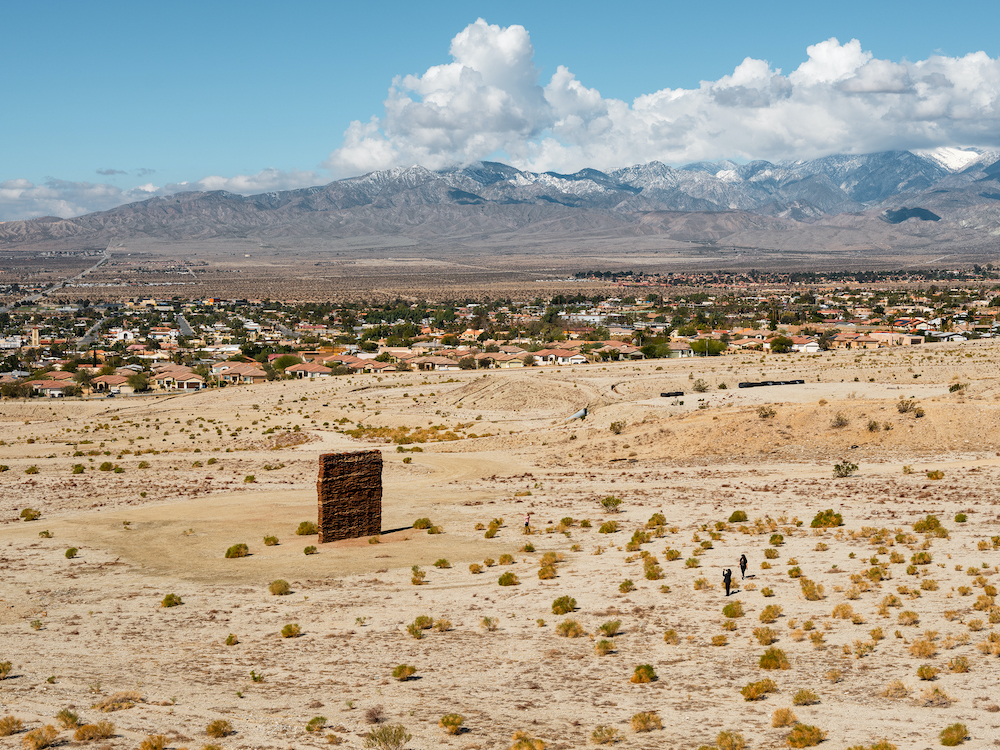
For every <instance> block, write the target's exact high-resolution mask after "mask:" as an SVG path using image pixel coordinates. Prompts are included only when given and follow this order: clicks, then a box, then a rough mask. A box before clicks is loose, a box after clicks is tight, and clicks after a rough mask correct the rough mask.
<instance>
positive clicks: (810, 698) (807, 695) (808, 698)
mask: <svg viewBox="0 0 1000 750" xmlns="http://www.w3.org/2000/svg"><path fill="white" fill-rule="evenodd" d="M792 703H793V704H794V705H796V706H812V705H815V704H816V703H819V696H818V695H816V693H815V692H814V691H812V690H806V689H805V688H803V689H802V690H799V691H798V692H797V693H795V695H794V696H792Z"/></svg>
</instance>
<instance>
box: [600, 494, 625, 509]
mask: <svg viewBox="0 0 1000 750" xmlns="http://www.w3.org/2000/svg"><path fill="white" fill-rule="evenodd" d="M621 504H622V499H621V498H620V497H615V496H614V495H608V496H606V497H602V498H601V507H602V508H604V510H606V511H607V512H608V513H617V512H618V506H619V505H621Z"/></svg>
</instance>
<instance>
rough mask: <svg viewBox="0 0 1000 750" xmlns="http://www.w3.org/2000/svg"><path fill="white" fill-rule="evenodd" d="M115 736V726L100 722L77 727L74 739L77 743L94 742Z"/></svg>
mask: <svg viewBox="0 0 1000 750" xmlns="http://www.w3.org/2000/svg"><path fill="white" fill-rule="evenodd" d="M114 736H115V725H114V724H112V723H111V722H110V721H98V722H96V723H94V724H83V725H81V726H79V727H77V729H76V732H74V733H73V739H74V740H76V741H77V742H93V741H94V740H106V739H109V738H111V737H114Z"/></svg>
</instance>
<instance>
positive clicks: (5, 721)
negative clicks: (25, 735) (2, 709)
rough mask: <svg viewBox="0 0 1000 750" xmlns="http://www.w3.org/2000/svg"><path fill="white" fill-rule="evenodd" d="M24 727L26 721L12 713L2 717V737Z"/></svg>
mask: <svg viewBox="0 0 1000 750" xmlns="http://www.w3.org/2000/svg"><path fill="white" fill-rule="evenodd" d="M22 729H24V722H22V721H21V720H20V719H18V718H17V717H16V716H14V715H12V714H8V715H7V716H4V717H3V718H2V719H0V737H9V736H10V735H12V734H17V733H18V732H20V731H21V730H22Z"/></svg>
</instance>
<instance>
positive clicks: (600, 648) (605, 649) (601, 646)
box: [594, 638, 615, 656]
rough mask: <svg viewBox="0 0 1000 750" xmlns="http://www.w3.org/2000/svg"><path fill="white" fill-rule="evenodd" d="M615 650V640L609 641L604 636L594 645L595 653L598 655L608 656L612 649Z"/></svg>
mask: <svg viewBox="0 0 1000 750" xmlns="http://www.w3.org/2000/svg"><path fill="white" fill-rule="evenodd" d="M614 650H615V643H614V641H609V640H607V639H606V638H602V639H601V640H599V641H598V642H597V643H596V644H595V645H594V653H595V654H597V655H598V656H607V655H608V654H610V653H611V652H612V651H614Z"/></svg>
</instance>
